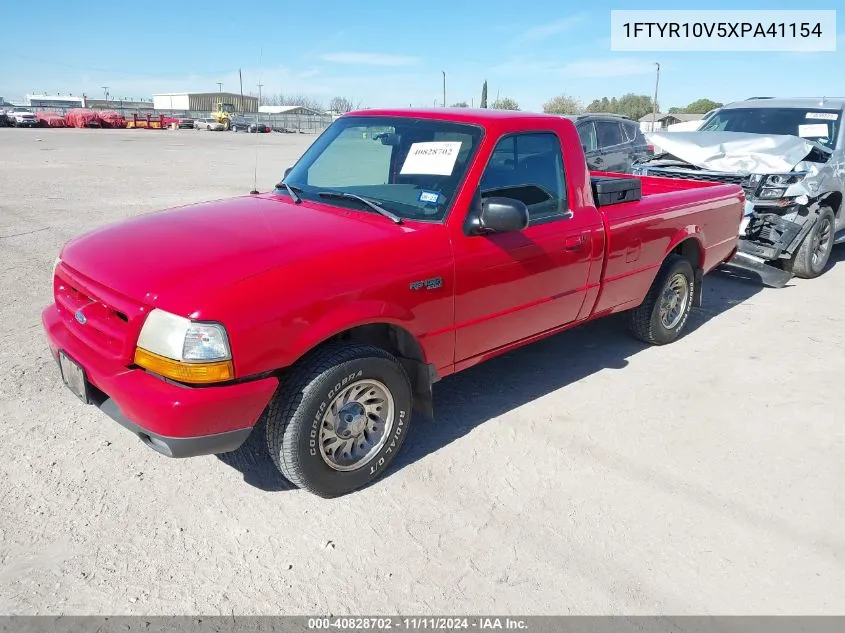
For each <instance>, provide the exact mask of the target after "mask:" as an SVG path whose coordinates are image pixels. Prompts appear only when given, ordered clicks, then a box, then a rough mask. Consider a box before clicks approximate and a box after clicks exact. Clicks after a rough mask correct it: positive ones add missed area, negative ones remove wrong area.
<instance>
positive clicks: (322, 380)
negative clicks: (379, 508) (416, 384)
mask: <svg viewBox="0 0 845 633" xmlns="http://www.w3.org/2000/svg"><path fill="white" fill-rule="evenodd" d="M411 408H412V394H411V386H410V382H409V380H408V376H407V374H406V373H405V370H404V369H403V368H402V365H401V364H400V363H399V361H398V360H397V359H396V358H395V357H394V356H393V355H391V354H389V353H388V352H386V351H384V350H383V349H380V348H378V347H373V346H370V345H361V344H350V343H342V344H329V345H327V346H325V347H323V348H319V349H317V350H315V351H314V352H312V353H311V354H310V355H309V356H307V357H305V358H303V359H302V360H301V361H300V362H299V363H297V364H296V365H295V366H294V367H293V368H292V369H291V371H290V372H289V374H288V375H287V376H285V377H284V378H283V379H282V381H281V383H280V387H279V390H278V391H277V392H276V394H275V396H274V397H273V400H272V401H271V402H270V405H269V406H268V407H267V410H266V411H265V413H264V415H265V418H266V421H267V447H268V449H269V451H270V455H271V456H272V458H273V461H274V463H275V464H276V467H277V468H278V469H279V471H280V472H281V473H282V475H284V477H285V478H286V479H288V480H289V481H290V482H291V483H293V484H294V485H295V486H297V487H299V488H304V489H306V490H308V491H310V492H312V493H314V494H316V495H319V496H321V497H337V496H340V495H344V494H347V493H349V492H352V491H354V490H356V489H358V488H361V487H363V486H365V485H366V484H368V483H370V482H371V481H373V480H374V479H377V478H378V477H379V476H381V474H382V473H383V472H384V471H385V470H386V469H387V467H388V466H389V465H390V463H391V462H392V461H393V460H394V459H395V457H396V454H397V453H398V452H399V449H400V448H401V446H402V444H403V442H404V441H405V436H406V435H407V434H408V429H409V427H410V422H411Z"/></svg>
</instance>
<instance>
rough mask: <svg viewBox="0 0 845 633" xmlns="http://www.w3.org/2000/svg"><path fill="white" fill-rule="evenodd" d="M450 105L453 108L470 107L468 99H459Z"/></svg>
mask: <svg viewBox="0 0 845 633" xmlns="http://www.w3.org/2000/svg"><path fill="white" fill-rule="evenodd" d="M450 107H452V108H468V107H469V104H468V103H467V102H466V101H458V102H457V103H453V104H452V105H451V106H450Z"/></svg>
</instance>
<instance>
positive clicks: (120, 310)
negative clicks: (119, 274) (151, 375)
mask: <svg viewBox="0 0 845 633" xmlns="http://www.w3.org/2000/svg"><path fill="white" fill-rule="evenodd" d="M94 286H95V284H93V283H91V282H88V281H87V280H85V279H83V278H82V277H81V276H79V275H77V274H74V273H72V272H70V271H68V270H67V269H66V268H64V267H62V269H61V271H60V272H59V271H57V276H56V278H55V279H54V286H53V295H54V297H55V301H56V307H57V309H58V311H59V314H60V315H61V317H62V320H63V321H64V323H65V326H66V327H67V328H68V330H70V331H71V332H72V333H73V334H74V335H75V336H76V337H77V338H78V339H79V340H81V341H82V342H83V343H85V344H86V345H87V346H88V347H90V348H91V349H93V350H95V351H96V352H98V353H99V354H100V355H102V356H103V357H106V358H109V359H111V360H116V361H120V362H121V363H125V364H129V363H130V362H131V359H132V355H133V353H134V347H135V341H136V340H137V336H138V332H139V331H140V327H141V322H142V321H143V315H144V311H143V309H142V307H141V306H138V305H137V304H134V303H133V302H131V301H129V300H128V299H125V298H123V297H119V296H117V295H113V294H111V293H109V292H108V291H106V290H100V289H96V288H95V287H94ZM77 314H81V315H82V319H81V321H80V319H77V316H76V315H77Z"/></svg>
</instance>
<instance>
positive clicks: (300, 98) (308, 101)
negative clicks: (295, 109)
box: [261, 94, 323, 111]
mask: <svg viewBox="0 0 845 633" xmlns="http://www.w3.org/2000/svg"><path fill="white" fill-rule="evenodd" d="M261 101H262V103H264V104H265V105H275V106H302V107H303V108H309V109H311V110H318V111H322V110H323V104H322V103H321V102H320V101H318V100H317V99H313V98H311V97H308V96H306V95H302V94H298V95H289V96H285V95H283V94H274V95H266V94H265V95H262V96H261Z"/></svg>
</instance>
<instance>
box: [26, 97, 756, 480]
mask: <svg viewBox="0 0 845 633" xmlns="http://www.w3.org/2000/svg"><path fill="white" fill-rule="evenodd" d="M482 139H483V142H482ZM742 210H743V192H742V189H741V188H740V187H739V186H737V185H722V184H716V183H714V184H709V185H708V184H703V183H697V182H696V183H692V182H689V183H685V182H683V181H668V180H666V179H660V178H650V177H647V178H641V179H640V178H634V177H630V176H624V175H612V174H607V173H599V174H592V175H591V174H590V173H589V171H588V167H587V163H586V160H585V158H584V152H583V150H582V148H581V141H580V139H579V137H578V134H577V132H576V129H575V125H574V124H573V122H572V121H570V120H567V119H564V118H561V117H558V116H553V115H543V114H529V113H522V112H507V111H498V110H485V111H471V110H468V111H465V112H464V111H456V110H450V109H443V110H442V111H440V110H414V109H409V110H364V111H360V112H355V113H349V114H345V115H343V116H341V117H340V118H338V119H337V120H335V121H334V122H333V123H332V124H331V125H330V127H329V128H328V129H327V131H325V132H324V133H323V134H322V135H321V136H320V137H319V139H318V140H317V141H315V142H314V144H312V145H311V147H309V148H308V149H307V150H306V151H305V153H304V154H303V155H302V156H301V158H300V159H299V160H298V161H297V162H296V164H295V165H294V166H293V167H292V168H289V169H288V170H286V172H285V176H284V179H283V180H282V181H281V182H280V183H279V184H278V185H277V186H276V188H275V189H274V190H273V191H271V192H268V193H264V194H256V195H250V196H242V197H237V198H232V199H228V200H220V201H214V202H206V203H201V204H194V205H191V206H187V207H181V208H178V209H171V210H169V211H164V212H160V213H151V214H143V215H140V216H137V217H134V218H131V219H128V220H125V221H123V222H120V223H116V224H112V225H110V226H108V227H102V228H99V229H98V230H96V231H94V232H92V233H88V234H86V235H82V236H80V237H77V238H76V239H74V240H72V241H71V242H69V243H68V244H66V245H65V246H64V247H63V248H62V249H61V252H60V256H59V259H58V260H57V262H56V266H55V269H54V272H53V295H54V302H53V303H52V304H51V305H49V306H48V307H47V308H45V309H44V311H43V314H42V321H43V326H44V328H45V330H46V333H47V338H48V341H49V347H50V349H51V351H52V354H53V356H54V357H55V358H56V359H57V361H58V369H59V372H60V374H61V376H62V379H63V381H64V383H65V384H66V385H67V386H68V387H69V388H70V390H71V391H72V392H73V393H74V394H76V395H77V396H78V397H79V398H80V399H81V400H82V402H84V403H90V404H92V405H94V406H96V407H99V408H100V410H101V411H102V412H103V413H105V414H106V415H108V416H110V417H111V418H113V419H114V420H115V421H117V422H118V423H120V424H122V425H123V426H125V427H126V428H128V429H130V430H131V431H132V432H133V433H135V434H136V435H137V436H138V437H139V438H140V439H141V440H142V441H143V442H144V443H145V444H146V445H147V446H149V447H150V448H152V449H154V450H156V451H159V452H161V453H163V454H164V455H168V456H171V457H187V456H192V455H201V454H210V453H224V452H228V451H233V450H235V449H237V448H238V447H239V446H241V444H242V443H243V442H244V441H245V440H246V439H247V437H249V436H250V434H251V433H253V432H257V433H262V434H266V442H265V443H264V444H265V445H266V446H268V447H269V451H270V454H271V457H272V459H273V461H274V462H275V464H276V466H277V467H278V469H279V471H280V472H281V473H282V474H283V475H284V476H285V477H286V478H287V479H288V480H290V481H291V482H292V483H293V484H295V485H296V486H299V487H302V488H305V489H307V490H309V491H311V492H313V493H316V494H318V495H321V496H326V497H331V496H337V495H341V494H344V493H348V492H350V491H352V490H355V489H358V488H360V487H361V486H363V485H365V484H367V483H368V482H370V481H372V480H374V479H375V478H377V477H379V476H380V475H381V474H382V473H384V471H385V469H386V468H387V467H388V466H389V465H390V463H391V462H392V461H393V459H394V458H395V457H396V454H397V453H398V452H399V450H400V448H401V446H402V444H403V442H404V441H405V438H406V436H407V435H408V429H409V425H410V423H411V416H412V411H413V410H417V411H424V412H426V413H428V414H429V415H430V414H431V413H432V411H433V408H432V407H433V405H432V384H433V383H434V382H436V381H437V380H439V379H440V378H442V377H444V376H448V375H450V374H453V373H455V372H459V371H462V370H464V369H467V368H469V367H472V366H474V365H476V364H478V363H481V362H483V361H485V360H487V359H489V358H492V357H494V356H497V355H499V354H502V353H503V352H506V351H509V350H513V349H515V348H518V347H520V346H523V345H527V344H529V343H532V342H534V341H536V340H538V339H541V338H543V337H546V336H549V335H551V334H554V333H557V332H560V331H562V330H565V329H568V328H571V327H574V326H577V325H579V324H582V323H585V322H587V321H591V320H593V319H596V318H599V317H602V316H605V315H609V314H613V313H621V312H625V313H627V316H628V321H629V325H630V328H631V330H632V331H633V334H634V336H636V337H638V338H639V339H641V340H643V341H646V342H647V343H650V344H655V345H662V344H667V343H671V342H672V341H675V340H676V339H677V338H678V336H679V335H680V334H681V333H682V332H683V331H684V328H685V325H686V323H687V317H688V315H689V313H690V310H691V308H692V307H693V306H694V305H700V304H701V298H702V281H703V277H704V275H706V274H707V273H708V272H710V271H711V270H713V269H714V268H715V267H716V266H718V265H719V264H720V263H721V262H724V261H726V260H728V259H729V258H730V257H731V256H732V254H733V253H734V251H735V250H736V245H737V240H738V227H739V222H740V220H741V217H742ZM116 253H119V254H120V256H119V257H116V256H115V254H116ZM385 262H390V265H389V266H386V265H385ZM561 362H562V363H565V362H566V360H565V359H561ZM490 388H491V389H493V388H495V387H494V386H492V385H491V387H490ZM259 422H260V424H258V423H259ZM253 429H256V430H255V431H254V430H253ZM90 432H91V433H92V434H96V432H97V430H96V429H95V428H92V429H91V430H90Z"/></svg>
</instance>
